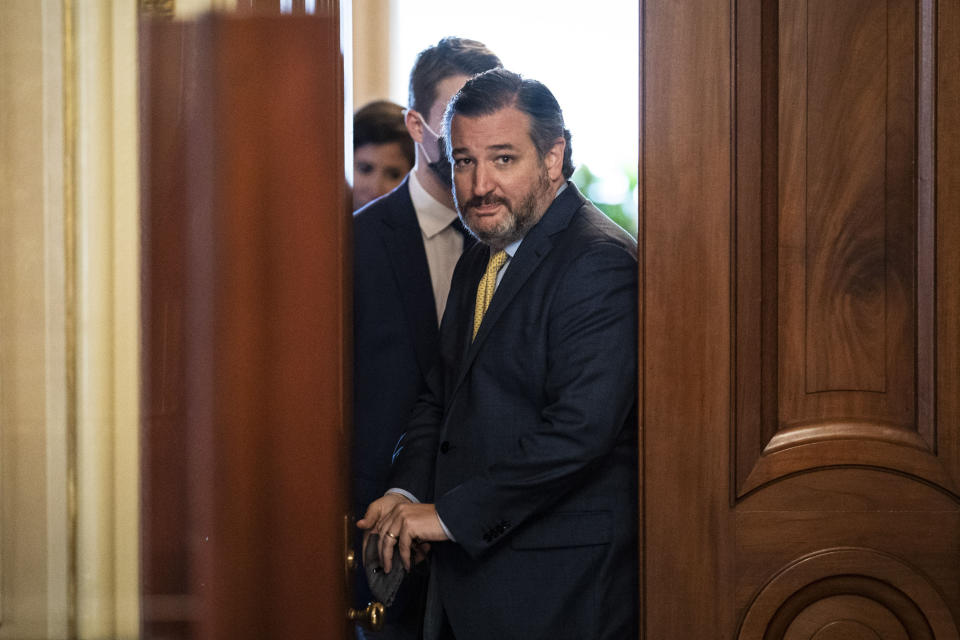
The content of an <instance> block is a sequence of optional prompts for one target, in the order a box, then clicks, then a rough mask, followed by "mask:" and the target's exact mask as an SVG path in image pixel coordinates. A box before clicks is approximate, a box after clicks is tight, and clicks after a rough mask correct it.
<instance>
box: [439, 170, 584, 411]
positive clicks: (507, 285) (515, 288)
mask: <svg viewBox="0 0 960 640" xmlns="http://www.w3.org/2000/svg"><path fill="white" fill-rule="evenodd" d="M584 202H585V200H584V198H583V196H582V195H580V192H579V191H578V190H577V188H576V186H574V184H573V183H572V182H568V183H567V188H566V189H565V190H564V191H563V193H561V194H560V195H559V196H557V198H556V199H555V200H554V201H553V203H552V204H551V205H550V207H549V208H548V209H547V211H546V213H544V215H543V219H541V220H540V222H538V223H537V224H536V225H535V226H534V227H533V228H532V229H531V230H530V231H529V232H527V235H526V236H525V237H524V239H523V242H522V243H521V244H520V248H519V249H517V253H516V255H514V257H513V258H512V259H511V260H510V264H509V266H508V268H507V271H506V273H504V274H503V279H502V280H501V281H500V285H499V286H498V287H497V290H496V293H494V294H493V299H492V300H491V301H490V307H489V308H488V309H487V313H486V314H485V315H484V317H483V322H482V323H481V325H480V330H479V331H478V332H477V337H476V338H475V339H474V340H473V341H472V342H471V341H470V337H469V332H470V331H472V319H473V306H470V314H469V321H470V328H469V329H468V335H467V348H466V353H465V355H464V357H463V362H462V364H461V366H460V368H459V373H458V374H457V380H456V383H455V385H454V387H453V393H454V394H455V393H456V392H457V390H458V389H459V388H460V385H461V384H462V383H463V380H464V379H465V378H466V376H467V372H468V371H469V370H470V365H471V364H473V360H474V359H475V358H476V357H477V354H478V353H479V352H480V349H481V348H482V347H483V343H484V342H485V341H486V339H487V336H489V335H490V332H491V331H493V329H494V327H495V326H496V325H497V321H498V320H499V319H500V316H502V315H503V312H504V310H505V309H507V307H509V306H510V304H511V303H512V302H513V300H514V298H516V296H517V293H518V292H519V291H520V289H521V288H522V287H523V285H524V283H526V282H527V280H528V279H529V278H530V276H531V275H533V273H534V272H535V271H536V270H537V267H539V266H540V263H541V262H542V261H543V259H544V258H545V257H546V256H547V254H548V253H550V250H551V249H552V248H553V241H552V240H551V236H553V235H554V234H557V233H559V232H561V231H563V230H564V229H566V228H567V226H568V225H569V224H570V219H571V218H572V217H573V214H574V213H575V212H576V211H577V209H579V208H580V206H581V205H582V204H583V203H584ZM483 255H484V256H485V257H486V256H488V255H489V252H488V251H486V250H484V251H483ZM482 262H483V266H479V265H477V267H478V268H477V269H476V271H477V275H476V276H475V277H473V278H471V279H470V282H472V283H473V294H474V295H475V294H476V287H477V284H479V282H480V278H481V277H483V272H484V270H485V269H486V259H485V258H484V260H482ZM451 397H452V396H451Z"/></svg>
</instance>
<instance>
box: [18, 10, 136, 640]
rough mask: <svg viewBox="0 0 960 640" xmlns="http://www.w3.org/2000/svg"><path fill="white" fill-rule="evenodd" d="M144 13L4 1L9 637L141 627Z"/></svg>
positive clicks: (98, 634)
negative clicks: (140, 48)
mask: <svg viewBox="0 0 960 640" xmlns="http://www.w3.org/2000/svg"><path fill="white" fill-rule="evenodd" d="M135 64H136V5H135V3H132V2H110V1H108V0H102V1H96V0H83V1H77V0H42V1H41V2H37V1H36V0H4V2H0V608H2V618H0V638H3V639H6V638H16V639H17V640H29V639H31V638H65V637H68V636H69V635H73V634H74V633H75V634H76V635H77V636H78V637H80V638H132V637H135V636H136V634H137V631H138V616H139V613H138V609H137V582H138V575H137V571H138V559H137V540H138V517H137V516H138V506H137V496H138V487H139V483H138V464H139V463H138V458H137V450H138V448H137V434H138V415H137V402H138V400H137V393H138V364H137V363H138V353H137V345H138V343H139V337H138V326H139V322H138V292H137V274H138V266H137V261H138V257H137V247H138V239H137V228H138V219H137V169H136V166H137V162H136V158H137V151H136V141H137V135H136V133H137V132H136V102H135V97H136V72H135Z"/></svg>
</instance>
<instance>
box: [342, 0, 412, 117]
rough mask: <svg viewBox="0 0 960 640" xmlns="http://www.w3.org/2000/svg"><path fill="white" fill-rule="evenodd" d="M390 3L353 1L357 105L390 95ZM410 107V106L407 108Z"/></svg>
mask: <svg viewBox="0 0 960 640" xmlns="http://www.w3.org/2000/svg"><path fill="white" fill-rule="evenodd" d="M392 5H393V3H392V2H390V0H353V105H354V108H355V109H359V108H360V107H362V106H363V105H365V104H366V103H368V102H370V101H371V100H383V99H386V98H388V97H389V96H390V22H391V15H392V11H393V9H392ZM404 106H406V105H404Z"/></svg>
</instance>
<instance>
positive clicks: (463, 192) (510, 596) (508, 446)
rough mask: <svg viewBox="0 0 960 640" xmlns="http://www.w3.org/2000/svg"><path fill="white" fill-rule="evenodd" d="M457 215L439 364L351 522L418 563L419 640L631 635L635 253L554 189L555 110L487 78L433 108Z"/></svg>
mask: <svg viewBox="0 0 960 640" xmlns="http://www.w3.org/2000/svg"><path fill="white" fill-rule="evenodd" d="M444 122H445V131H446V139H447V143H448V147H449V149H450V156H451V159H452V162H453V176H454V193H455V199H456V203H457V207H458V209H459V212H460V216H461V219H462V220H463V222H464V223H465V224H466V226H467V227H468V228H469V229H470V230H471V231H472V232H473V234H474V235H476V237H477V238H478V239H479V240H480V241H481V243H478V244H477V245H476V246H475V247H473V248H471V249H470V250H468V251H467V252H466V253H465V254H464V255H463V257H462V258H461V259H460V262H459V263H458V265H457V268H456V271H455V272H454V276H453V284H452V286H451V291H450V298H449V300H448V303H447V309H446V313H445V314H444V317H443V323H442V325H441V329H440V354H441V359H440V363H439V364H438V366H437V367H436V368H435V369H434V370H433V371H432V372H431V375H430V377H429V379H428V383H429V388H428V391H427V392H426V393H424V394H423V395H422V396H421V398H420V399H419V400H418V403H417V406H416V409H415V412H414V414H413V417H412V419H411V421H410V423H409V425H408V427H407V431H406V433H405V434H404V437H403V439H402V440H401V443H400V447H399V448H398V450H397V453H396V455H395V460H394V463H393V467H392V470H391V477H390V480H389V484H390V485H391V489H390V490H389V492H388V493H387V494H386V495H385V496H384V497H382V498H380V499H379V500H377V501H376V502H374V503H373V504H371V505H370V508H369V509H368V511H367V513H366V515H365V517H364V519H363V520H361V521H360V522H359V523H358V524H359V526H361V527H362V528H364V529H367V530H368V532H370V531H376V532H377V533H378V534H379V547H380V548H379V551H380V557H381V559H382V561H383V563H384V568H385V569H387V570H392V568H393V564H392V557H393V553H394V547H395V546H396V547H397V548H398V549H399V553H400V557H401V561H402V563H403V565H404V566H405V567H406V568H409V567H410V566H411V564H412V563H414V562H416V561H418V560H420V559H422V558H423V557H425V556H427V555H429V558H430V566H431V574H430V589H429V592H430V594H429V596H428V603H427V614H426V618H425V635H424V637H425V638H426V639H427V640H433V639H435V638H454V637H455V638H457V639H458V640H473V639H478V640H480V639H483V640H487V639H489V638H497V637H500V638H551V639H553V640H560V639H563V638H576V639H578V640H582V639H585V638H632V637H636V631H637V609H636V607H637V556H636V547H637V544H636V532H637V479H636V478H637V430H638V429H637V413H636V411H637V407H636V400H637V257H636V243H635V242H634V241H633V240H632V238H630V237H629V236H628V235H627V234H626V233H625V232H624V231H623V230H622V229H620V228H619V227H618V226H616V225H615V224H614V223H612V222H611V221H610V220H609V219H607V218H606V217H605V216H604V215H603V214H602V213H601V212H600V211H599V210H597V209H596V207H594V206H593V205H592V204H591V203H590V202H589V201H588V200H586V199H585V198H584V197H583V196H582V195H581V194H580V193H579V191H578V190H577V188H576V187H575V186H574V185H573V184H572V183H571V182H568V181H567V179H568V178H569V177H570V175H571V173H572V171H573V166H572V162H571V149H570V136H569V132H568V131H567V130H566V128H565V127H564V123H563V116H562V112H561V110H560V106H559V105H558V104H557V101H556V99H555V98H554V96H553V95H552V94H551V93H550V91H549V90H548V89H547V88H546V87H545V86H543V85H542V84H541V83H539V82H536V81H534V80H529V79H524V78H521V77H520V76H518V75H516V74H514V73H511V72H509V71H506V70H503V69H495V70H492V71H489V72H486V73H483V74H481V75H479V76H476V77H474V78H472V79H471V80H469V81H468V82H467V83H466V85H464V87H463V89H461V91H460V92H459V93H458V94H457V95H456V96H455V97H454V99H453V101H452V102H451V103H450V105H449V106H448V108H447V112H446V115H445V119H444Z"/></svg>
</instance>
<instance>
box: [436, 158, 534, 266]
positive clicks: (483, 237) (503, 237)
mask: <svg viewBox="0 0 960 640" xmlns="http://www.w3.org/2000/svg"><path fill="white" fill-rule="evenodd" d="M549 189H550V180H549V178H547V172H546V169H544V171H543V172H542V173H541V174H540V175H539V177H538V179H537V183H536V184H535V185H533V186H532V187H531V188H530V191H528V192H527V194H526V195H525V196H524V197H523V200H521V201H520V204H519V206H517V207H516V208H514V207H513V205H512V204H511V203H510V201H509V200H507V199H506V198H500V197H497V196H493V195H489V196H483V197H476V198H471V199H470V200H468V201H467V202H466V203H464V204H463V205H462V206H461V205H460V203H459V202H457V208H458V211H459V212H460V219H461V220H462V221H463V224H464V225H465V226H466V227H467V228H468V229H470V232H471V233H472V234H473V235H475V236H476V237H477V238H478V239H479V240H480V242H482V243H484V244H486V245H488V246H491V247H493V248H495V249H502V248H504V247H506V246H507V245H509V244H511V243H513V242H516V241H517V240H519V239H520V238H522V237H523V236H525V235H526V233H527V231H529V230H530V229H531V228H532V227H533V226H534V225H535V224H537V223H538V222H540V218H542V217H543V214H544V212H545V211H546V207H543V209H542V210H541V209H540V207H539V202H540V200H541V199H543V200H547V198H546V194H547V193H548V191H549ZM454 197H456V194H454ZM547 201H548V202H549V200H547ZM490 204H501V205H503V206H504V207H505V208H506V210H507V215H506V216H504V217H503V219H502V220H500V222H499V224H497V226H496V227H494V228H493V229H476V228H474V226H473V225H471V224H470V209H471V208H472V207H478V206H483V205H490ZM548 206H549V205H548Z"/></svg>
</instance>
